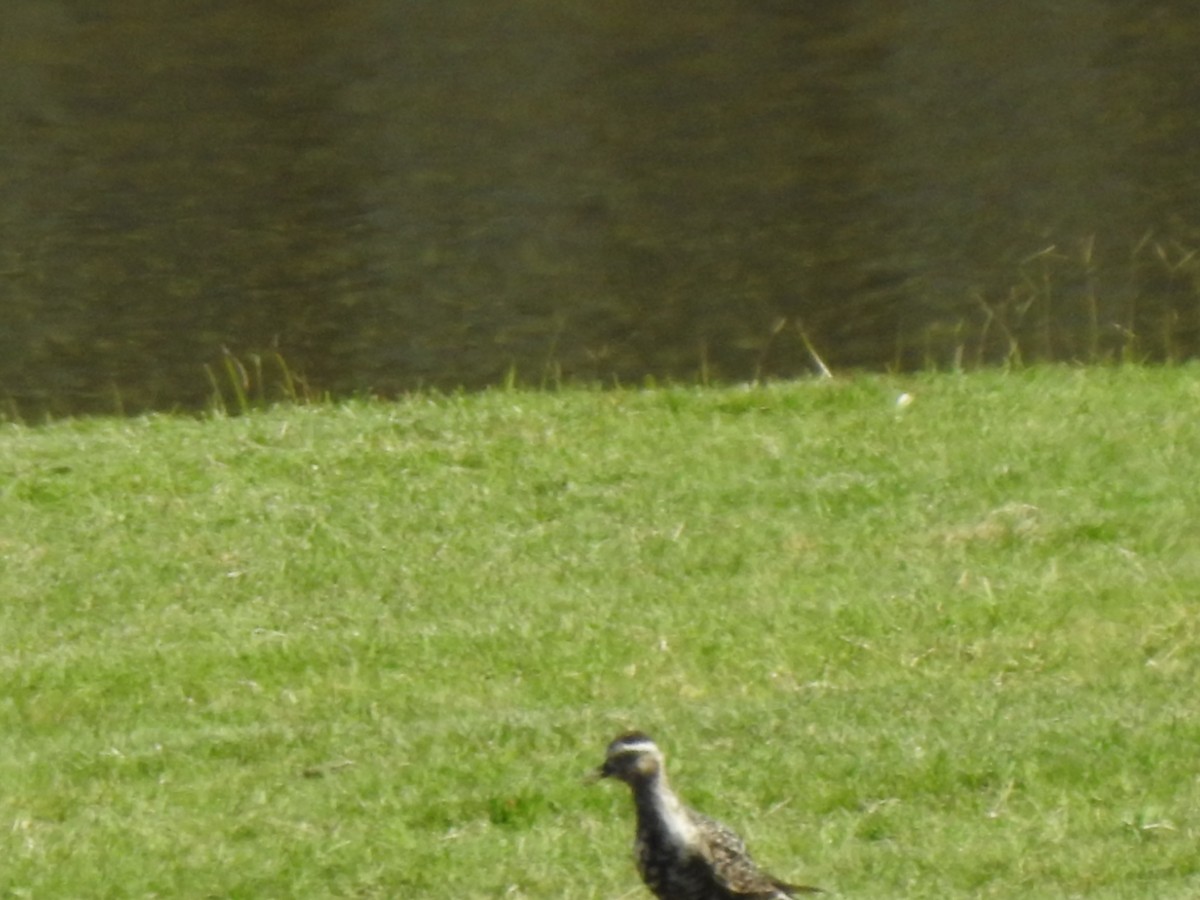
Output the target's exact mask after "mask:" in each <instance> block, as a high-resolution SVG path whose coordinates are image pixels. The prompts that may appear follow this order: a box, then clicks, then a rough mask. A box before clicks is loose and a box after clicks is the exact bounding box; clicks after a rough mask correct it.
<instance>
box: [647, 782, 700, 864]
mask: <svg viewBox="0 0 1200 900" xmlns="http://www.w3.org/2000/svg"><path fill="white" fill-rule="evenodd" d="M633 801H634V805H635V806H636V807H637V818H638V827H639V829H640V830H641V831H642V832H643V833H648V832H654V833H659V834H661V835H662V837H663V838H664V839H665V840H667V841H668V842H670V843H671V844H673V845H674V846H676V847H680V848H682V847H690V846H692V845H693V844H694V843H695V841H696V826H695V825H694V824H693V823H692V818H691V816H689V815H688V811H687V809H686V807H684V805H683V803H682V802H681V801H680V799H679V797H678V796H676V794H675V792H674V791H673V790H671V786H670V785H669V784H667V777H666V775H664V774H663V773H662V772H659V773H657V774H655V775H652V776H650V777H649V778H647V779H646V780H645V781H642V782H639V783H638V784H637V785H635V786H634V791H633Z"/></svg>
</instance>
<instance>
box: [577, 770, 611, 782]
mask: <svg viewBox="0 0 1200 900" xmlns="http://www.w3.org/2000/svg"><path fill="white" fill-rule="evenodd" d="M608 776H609V771H608V768H607V767H606V766H599V767H597V768H595V769H592V771H590V772H588V773H587V775H585V776H584V778H583V783H584V784H595V783H596V782H597V781H600V780H601V779H604V778H607V777H608Z"/></svg>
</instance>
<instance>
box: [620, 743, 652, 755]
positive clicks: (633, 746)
mask: <svg viewBox="0 0 1200 900" xmlns="http://www.w3.org/2000/svg"><path fill="white" fill-rule="evenodd" d="M657 749H658V745H657V744H655V743H654V741H632V742H630V743H628V744H617V746H616V747H614V748H613V753H614V754H616V753H653V752H654V751H656V750H657Z"/></svg>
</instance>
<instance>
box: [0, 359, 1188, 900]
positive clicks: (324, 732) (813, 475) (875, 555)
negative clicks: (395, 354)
mask: <svg viewBox="0 0 1200 900" xmlns="http://www.w3.org/2000/svg"><path fill="white" fill-rule="evenodd" d="M902 393H906V394H908V395H909V396H910V398H911V401H912V402H911V403H908V404H907V405H904V404H898V403H897V399H898V397H899V396H900V395H901V394H902ZM1198 598H1200V370H1198V369H1197V368H1195V367H1182V368H1166V369H1141V368H1122V369H1083V370H1075V369H1069V368H1045V369H1035V370H1031V371H1026V372H1022V373H1017V374H1004V373H1001V372H979V373H976V374H971V375H968V376H953V375H929V376H916V377H905V378H902V379H901V378H895V379H889V378H863V379H860V380H845V381H843V380H833V381H822V382H808V383H795V384H777V385H767V386H763V387H755V388H731V389H692V388H686V389H683V388H681V389H661V390H651V391H614V392H591V391H584V390H565V391H561V392H542V393H530V392H503V391H498V392H494V393H486V394H481V395H472V396H463V397H428V396H426V397H416V398H414V399H411V400H407V401H405V402H401V403H395V404H367V403H347V404H342V405H328V406H320V405H317V406H312V407H304V406H293V407H288V408H278V409H274V410H269V411H265V412H257V413H252V414H249V415H246V416H242V417H237V418H216V419H211V420H206V421H196V420H190V419H184V418H171V417H148V418H140V419H133V420H85V421H78V422H65V423H61V424H54V425H50V426H45V427H39V428H34V429H30V428H26V427H21V426H15V425H9V426H3V427H0V641H2V644H0V784H3V789H0V857H2V858H3V859H4V861H5V862H4V864H3V866H0V894H2V895H3V896H13V897H39V898H40V897H74V896H95V897H149V896H160V897H245V898H260V897H339V896H340V897H406V898H409V897H411V898H474V897H480V898H483V897H528V898H549V897H554V898H560V897H563V898H606V900H610V898H618V897H637V896H641V894H640V891H641V888H640V887H639V885H638V883H637V880H636V876H635V874H634V871H633V867H632V865H631V863H630V861H629V858H628V845H629V841H630V839H631V836H632V815H631V809H630V806H629V800H628V797H627V796H626V795H625V792H624V791H623V790H619V789H618V788H619V787H620V786H613V785H599V786H587V785H585V784H583V783H582V781H581V776H582V775H583V774H584V772H585V771H587V770H588V769H589V768H591V767H593V766H594V765H596V764H597V763H598V762H599V761H600V757H601V754H602V751H603V747H604V744H605V743H606V742H607V741H608V740H609V739H610V738H611V737H612V736H613V735H614V734H615V733H616V732H617V731H619V730H621V729H622V728H625V727H628V726H637V727H640V728H642V729H644V730H647V731H649V732H651V733H652V734H653V735H655V736H656V737H657V738H658V739H659V740H660V742H661V743H662V744H663V745H664V747H665V749H666V750H667V752H668V754H669V755H670V757H671V761H672V763H673V772H674V781H675V783H676V786H677V787H678V788H679V789H680V791H681V792H682V793H683V794H684V796H685V798H686V799H688V800H690V801H691V802H693V803H694V804H695V805H697V806H700V807H702V808H703V809H705V810H706V811H708V812H710V813H712V814H714V815H717V816H719V817H721V818H723V819H725V820H727V821H728V822H730V823H731V824H734V825H736V826H737V827H739V828H740V829H741V830H742V831H743V832H745V833H746V835H747V837H748V838H749V839H750V841H751V844H752V846H753V847H754V848H755V850H756V853H757V856H758V857H759V858H760V860H761V861H762V862H763V863H764V864H765V865H766V866H767V867H769V868H770V869H772V870H773V871H775V872H776V873H777V874H778V875H780V876H783V877H790V878H793V879H798V880H806V881H810V882H813V883H817V884H821V885H824V886H826V887H827V888H830V889H832V890H835V891H836V892H838V893H839V894H840V895H844V896H847V897H864V898H876V897H878V898H885V897H893V898H894V897H912V898H924V897H927V898H935V897H936V898H943V900H944V898H954V897H963V898H966V897H1018V896H1021V897H1047V898H1067V897H1089V898H1091V897H1095V898H1135V897H1136V898H1143V897H1155V898H1184V897H1188V898H1191V897H1195V896H1197V895H1198V894H1200V857H1198V856H1197V853H1196V844H1197V839H1198V837H1200V771H1198V769H1200V766H1198V764H1197V762H1196V747H1197V746H1200V705H1198V704H1197V700H1196V693H1197V687H1198V686H1200V646H1198V642H1200V599H1198Z"/></svg>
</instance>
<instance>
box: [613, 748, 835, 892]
mask: <svg viewBox="0 0 1200 900" xmlns="http://www.w3.org/2000/svg"><path fill="white" fill-rule="evenodd" d="M602 778H616V779H618V780H619V781H623V782H625V783H626V784H627V785H629V787H630V789H631V790H632V791H633V805H634V808H635V810H636V812H637V834H636V838H635V840H634V844H633V852H634V861H635V862H636V863H637V868H638V873H639V874H640V875H641V876H642V881H644V882H645V884H646V887H648V888H649V889H650V893H652V894H654V896H655V897H657V898H659V900H792V898H794V897H795V896H796V895H797V894H822V893H824V891H823V890H821V888H817V887H811V886H809V885H800V884H788V883H786V882H783V881H780V880H779V879H778V878H775V877H774V876H772V875H768V874H767V873H766V872H764V871H762V870H761V869H760V868H758V866H757V865H756V864H755V862H754V860H753V859H752V858H751V856H750V853H749V851H747V850H746V845H745V843H744V842H743V841H742V839H741V838H740V837H738V835H737V833H736V832H734V831H733V830H732V829H730V828H728V827H727V826H725V825H722V824H721V823H720V822H718V821H716V820H715V819H710V818H709V817H708V816H706V815H703V814H701V813H698V812H696V811H695V810H694V809H690V808H688V807H687V806H684V804H683V802H682V801H681V800H680V799H679V797H678V796H677V795H676V794H675V792H674V791H673V790H671V786H670V784H669V783H668V782H667V772H666V766H665V757H664V756H663V753H662V751H661V750H660V749H659V748H658V745H657V744H655V743H654V741H653V740H651V739H650V737H649V736H647V735H646V734H645V733H643V732H641V731H627V732H625V733H624V734H621V735H618V736H617V738H616V739H615V740H613V741H612V743H610V744H609V745H608V750H607V752H606V753H605V758H604V763H603V765H601V766H600V767H599V768H598V769H597V770H596V771H595V773H594V774H593V779H594V780H599V779H602Z"/></svg>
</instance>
